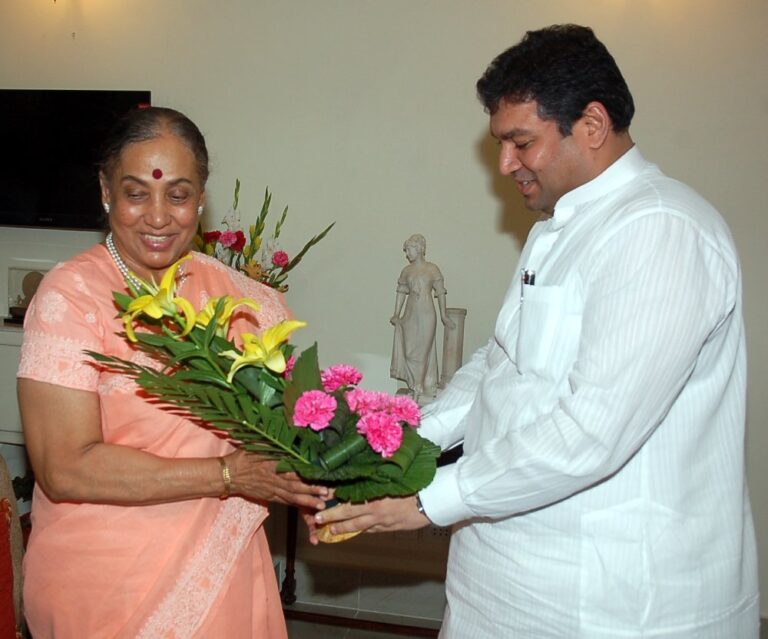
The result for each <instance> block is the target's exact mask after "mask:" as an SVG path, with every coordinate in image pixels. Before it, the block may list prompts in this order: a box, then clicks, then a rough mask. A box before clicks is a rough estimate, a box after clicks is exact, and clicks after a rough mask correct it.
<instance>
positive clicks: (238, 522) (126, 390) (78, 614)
mask: <svg viewBox="0 0 768 639" xmlns="http://www.w3.org/2000/svg"><path fill="white" fill-rule="evenodd" d="M124 288H125V286H124V284H123V281H122V276H121V275H120V273H119V272H118V270H117V268H116V267H115V265H114V264H113V263H112V261H111V258H110V257H109V254H108V253H107V251H106V249H105V248H104V247H103V246H101V245H98V246H95V247H93V248H91V249H89V250H88V251H85V252H84V253H82V254H80V255H79V256H77V257H75V258H73V259H71V260H69V261H67V262H64V263H62V264H59V265H58V266H57V267H55V268H54V269H52V270H51V272H50V273H49V274H48V275H47V276H46V277H45V279H44V280H43V282H42V283H41V285H40V288H39V289H38V292H37V294H36V296H35V298H34V300H33V302H32V305H31V306H30V308H29V311H28V314H27V318H26V324H25V331H24V343H23V346H22V356H21V364H20V367H19V373H18V376H19V377H24V378H29V379H34V380H37V381H41V382H46V383H50V384H57V385H60V386H66V387H69V388H73V389H78V390H85V391H90V392H94V393H98V395H99V399H100V403H101V424H102V432H103V437H104V441H105V442H108V443H111V444H117V445H122V446H130V447H134V448H138V449H140V450H144V451H147V452H150V453H152V454H154V455H158V456H160V457H212V456H218V455H223V454H226V453H227V452H230V451H231V446H230V444H229V443H227V442H226V441H225V440H224V439H222V438H220V437H218V436H217V435H216V434H215V433H213V432H210V431H208V430H206V429H204V428H202V427H200V426H197V425H195V424H193V423H192V422H190V421H188V420H186V419H184V418H182V417H179V416H177V415H174V414H172V413H170V412H167V411H163V410H161V409H159V408H157V407H155V406H153V405H152V404H151V403H149V402H147V401H146V400H145V399H144V398H143V397H142V396H141V395H140V391H139V389H138V388H137V387H136V386H135V384H134V383H133V382H132V381H131V380H129V379H127V378H125V377H124V376H121V375H117V374H113V373H109V372H106V371H103V370H100V369H99V368H98V367H96V366H94V365H93V364H92V363H91V362H90V361H89V359H88V357H87V356H85V355H84V354H83V350H86V349H88V350H93V351H97V352H101V353H108V354H112V355H116V356H119V357H122V358H130V359H133V360H139V361H140V360H141V358H146V356H145V355H143V354H141V353H140V352H139V351H136V350H134V349H132V347H131V346H130V345H129V344H128V343H127V342H126V341H125V340H124V339H123V338H121V337H119V336H118V335H116V333H118V332H120V331H121V330H122V326H121V322H120V319H119V318H117V317H116V310H115V307H114V305H113V303H112V291H113V290H124ZM179 294H180V295H183V296H184V297H186V298H187V299H189V300H190V301H191V302H192V304H193V305H194V306H196V307H198V308H200V307H201V306H202V305H203V304H204V303H205V301H206V300H207V299H208V298H209V297H213V296H220V295H225V294H229V295H233V296H235V297H236V298H239V297H244V296H247V297H251V298H254V299H256V300H257V301H258V302H259V304H260V306H261V308H260V310H259V312H257V313H253V312H251V311H250V310H248V311H247V312H243V313H241V314H240V315H239V316H238V317H236V319H235V321H234V322H233V328H235V330H236V331H237V332H240V331H242V330H245V328H246V326H247V327H248V329H249V330H250V331H251V332H254V331H256V332H258V331H260V330H262V329H263V328H265V327H267V326H270V325H272V324H274V323H276V322H279V321H280V320H282V319H285V318H286V317H288V314H289V313H288V311H287V309H286V308H285V306H284V305H283V303H282V299H281V297H280V295H279V294H278V293H276V292H275V291H273V290H272V289H269V288H267V287H264V286H262V285H260V284H258V283H256V282H253V281H252V280H249V279H248V278H246V277H243V276H241V275H239V274H237V273H235V272H234V271H232V270H231V269H228V268H226V267H225V266H223V265H222V264H220V263H219V262H217V261H216V260H214V259H212V258H208V257H205V256H203V255H200V254H194V258H193V259H192V260H190V261H188V262H186V263H185V269H184V273H183V275H182V278H181V282H180V285H179ZM238 324H239V326H238ZM266 516H267V511H266V508H265V507H264V506H263V505H260V504H257V503H253V502H250V501H248V500H245V499H242V498H239V497H232V498H230V499H227V500H224V501H222V500H219V499H216V498H206V499H192V500H187V501H181V502H174V503H167V504H157V505H151V506H115V505H108V504H89V503H61V502H59V503H54V502H52V501H50V500H49V499H48V498H47V497H46V495H45V494H44V493H43V492H42V491H41V490H39V489H37V488H36V489H35V495H34V499H33V507H32V533H31V537H30V540H29V546H28V551H27V555H26V557H25V563H24V571H25V585H24V601H25V608H26V612H27V618H28V623H29V626H30V629H31V631H32V634H33V636H34V637H35V639H45V638H47V637H56V639H68V638H78V639H81V638H83V637H89V638H101V637H114V638H117V639H128V638H129V637H130V638H133V637H145V638H148V639H149V638H151V639H159V638H173V639H181V638H202V637H232V638H237V637H264V638H267V639H273V638H275V639H283V638H285V637H286V630H285V622H284V620H283V616H282V610H281V607H280V600H279V595H278V592H277V584H276V580H275V576H274V572H273V569H272V562H271V558H270V554H269V549H268V547H267V542H266V538H265V535H264V531H263V529H262V527H261V524H262V522H263V520H264V518H265V517H266Z"/></svg>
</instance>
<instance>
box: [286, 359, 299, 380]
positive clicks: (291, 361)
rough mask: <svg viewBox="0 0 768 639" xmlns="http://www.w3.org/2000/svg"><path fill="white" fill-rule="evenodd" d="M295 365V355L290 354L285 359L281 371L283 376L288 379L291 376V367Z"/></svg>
mask: <svg viewBox="0 0 768 639" xmlns="http://www.w3.org/2000/svg"><path fill="white" fill-rule="evenodd" d="M295 365H296V356H295V355H291V356H290V357H289V358H288V359H287V360H285V370H284V371H283V377H285V378H286V379H288V378H289V377H290V376H291V372H292V371H293V367H294V366H295Z"/></svg>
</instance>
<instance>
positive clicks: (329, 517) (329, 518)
mask: <svg viewBox="0 0 768 639" xmlns="http://www.w3.org/2000/svg"><path fill="white" fill-rule="evenodd" d="M314 521H315V524H316V525H317V526H322V525H324V524H331V532H332V533H334V534H340V533H348V532H356V531H365V532H394V531H396V530H417V529H419V528H424V526H427V525H429V523H430V522H429V519H428V518H427V517H426V516H425V515H423V514H422V513H420V512H419V510H418V508H417V507H416V496H415V495H412V496H411V497H400V498H385V499H376V500H374V501H369V502H366V503H365V504H340V505H339V506H334V507H333V508H329V509H328V510H325V511H323V512H319V513H316V514H315V516H314ZM307 524H308V525H309V522H307ZM311 538H312V534H311V530H310V540H311Z"/></svg>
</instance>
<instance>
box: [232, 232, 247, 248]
mask: <svg viewBox="0 0 768 639" xmlns="http://www.w3.org/2000/svg"><path fill="white" fill-rule="evenodd" d="M235 235H237V239H236V240H235V243H234V244H232V246H230V247H229V248H231V249H232V250H233V251H235V252H237V253H239V252H240V251H242V250H243V247H244V246H245V235H244V234H243V232H242V231H237V233H235Z"/></svg>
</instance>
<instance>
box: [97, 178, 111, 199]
mask: <svg viewBox="0 0 768 639" xmlns="http://www.w3.org/2000/svg"><path fill="white" fill-rule="evenodd" d="M99 189H100V190H101V202H102V204H109V201H110V195H109V184H108V183H107V176H106V175H104V171H99Z"/></svg>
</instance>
